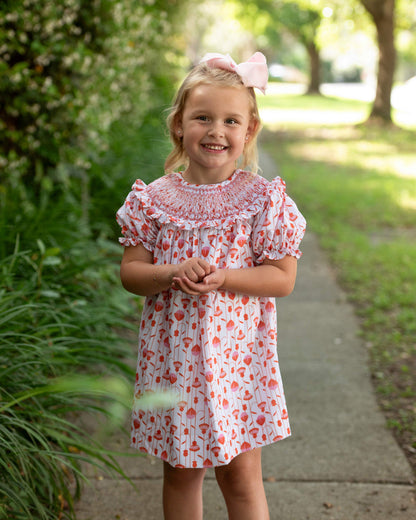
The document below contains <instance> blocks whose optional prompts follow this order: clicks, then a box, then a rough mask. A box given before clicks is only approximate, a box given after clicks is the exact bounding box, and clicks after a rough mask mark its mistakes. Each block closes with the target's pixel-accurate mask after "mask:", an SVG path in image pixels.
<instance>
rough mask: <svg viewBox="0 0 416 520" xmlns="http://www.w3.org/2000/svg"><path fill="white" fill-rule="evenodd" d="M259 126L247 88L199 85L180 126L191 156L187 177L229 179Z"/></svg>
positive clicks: (199, 181)
mask: <svg viewBox="0 0 416 520" xmlns="http://www.w3.org/2000/svg"><path fill="white" fill-rule="evenodd" d="M256 128H257V122H256V120H253V119H252V118H251V116H250V101H249V94H248V92H247V90H246V89H245V88H241V89H240V88H234V87H219V86H214V85H206V84H201V85H198V86H196V87H195V88H194V89H193V90H191V92H190V93H189V95H188V99H187V101H186V103H185V107H184V111H183V114H182V119H181V120H179V121H178V122H177V126H176V131H177V132H180V133H182V135H183V147H184V149H185V152H186V153H187V155H188V157H189V167H188V168H187V170H186V172H185V173H184V178H185V180H187V181H188V182H192V183H195V184H214V183H218V182H222V181H224V180H226V179H228V178H229V177H230V176H231V175H232V173H233V171H234V169H235V162H236V160H237V159H238V158H239V157H240V155H241V154H242V153H243V149H244V145H245V144H246V143H248V141H249V140H250V139H251V137H252V135H253V133H254V131H255V130H256Z"/></svg>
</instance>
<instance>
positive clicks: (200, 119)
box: [197, 116, 208, 121]
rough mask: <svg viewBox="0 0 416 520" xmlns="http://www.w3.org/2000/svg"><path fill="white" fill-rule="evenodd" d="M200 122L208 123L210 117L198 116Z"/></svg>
mask: <svg viewBox="0 0 416 520" xmlns="http://www.w3.org/2000/svg"><path fill="white" fill-rule="evenodd" d="M197 119H198V120H199V121H208V116H197Z"/></svg>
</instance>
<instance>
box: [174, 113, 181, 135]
mask: <svg viewBox="0 0 416 520" xmlns="http://www.w3.org/2000/svg"><path fill="white" fill-rule="evenodd" d="M173 129H174V132H175V134H176V135H177V136H178V137H179V138H180V137H182V136H183V130H182V119H181V118H180V117H177V118H175V120H174V122H173Z"/></svg>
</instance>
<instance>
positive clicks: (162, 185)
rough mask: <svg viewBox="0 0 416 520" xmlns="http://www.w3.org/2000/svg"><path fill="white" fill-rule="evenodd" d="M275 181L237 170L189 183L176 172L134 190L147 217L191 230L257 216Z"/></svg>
mask: <svg viewBox="0 0 416 520" xmlns="http://www.w3.org/2000/svg"><path fill="white" fill-rule="evenodd" d="M275 181H277V179H276V180H275ZM275 181H272V183H270V182H269V181H267V180H266V179H264V178H263V177H261V176H260V175H256V174H254V173H252V172H248V171H244V170H236V171H235V172H234V173H233V174H232V175H231V177H229V178H228V179H227V180H225V181H223V182H221V183H218V184H191V183H189V182H187V181H185V179H184V178H183V177H182V174H181V173H180V172H175V173H170V174H167V175H164V176H163V177H160V178H159V179H157V180H155V181H154V182H152V183H151V184H149V185H146V184H144V183H143V182H142V181H141V180H138V181H136V183H135V185H134V186H133V189H134V191H135V192H136V196H137V198H138V199H139V201H140V204H141V206H142V208H143V210H144V211H145V213H146V214H147V215H148V216H149V217H151V218H154V219H157V220H159V221H160V222H162V223H163V222H167V221H170V222H173V223H175V224H177V225H178V226H180V227H182V228H189V229H190V228H194V227H206V226H219V225H224V224H229V223H231V222H234V221H235V220H236V219H241V218H249V217H251V216H253V215H256V214H257V213H258V212H259V211H260V210H261V209H262V208H263V207H264V202H265V197H266V196H267V193H268V192H269V191H270V189H271V186H272V184H274V183H275ZM279 181H280V182H281V180H280V179H279Z"/></svg>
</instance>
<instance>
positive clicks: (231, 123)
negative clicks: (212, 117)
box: [225, 117, 238, 125]
mask: <svg viewBox="0 0 416 520" xmlns="http://www.w3.org/2000/svg"><path fill="white" fill-rule="evenodd" d="M225 122H226V123H227V125H236V124H238V121H237V119H234V118H232V117H230V119H226V120H225Z"/></svg>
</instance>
